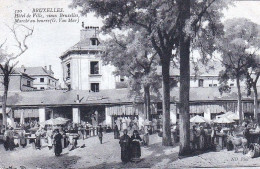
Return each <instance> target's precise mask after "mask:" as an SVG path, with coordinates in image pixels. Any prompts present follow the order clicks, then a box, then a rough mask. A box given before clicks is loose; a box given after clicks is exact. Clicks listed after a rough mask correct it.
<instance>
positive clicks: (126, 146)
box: [119, 130, 131, 163]
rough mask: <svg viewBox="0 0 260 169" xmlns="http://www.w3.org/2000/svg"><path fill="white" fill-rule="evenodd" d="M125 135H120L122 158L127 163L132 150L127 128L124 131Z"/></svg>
mask: <svg viewBox="0 0 260 169" xmlns="http://www.w3.org/2000/svg"><path fill="white" fill-rule="evenodd" d="M123 133H124V134H123V136H121V137H120V141H119V144H120V147H121V160H122V162H123V163H127V162H129V161H130V159H131V153H130V152H131V151H130V137H129V136H128V135H127V130H124V131H123Z"/></svg>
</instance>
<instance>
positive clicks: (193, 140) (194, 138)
mask: <svg viewBox="0 0 260 169" xmlns="http://www.w3.org/2000/svg"><path fill="white" fill-rule="evenodd" d="M197 135H198V134H197V130H196V126H195V125H194V126H192V130H191V132H190V142H191V149H192V150H196V147H197Z"/></svg>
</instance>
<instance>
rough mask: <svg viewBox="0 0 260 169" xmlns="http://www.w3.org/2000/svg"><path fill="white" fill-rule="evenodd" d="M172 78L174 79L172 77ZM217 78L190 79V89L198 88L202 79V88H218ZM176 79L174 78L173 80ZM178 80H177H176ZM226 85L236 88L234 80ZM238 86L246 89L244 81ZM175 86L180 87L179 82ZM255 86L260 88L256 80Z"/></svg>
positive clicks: (199, 77)
mask: <svg viewBox="0 0 260 169" xmlns="http://www.w3.org/2000/svg"><path fill="white" fill-rule="evenodd" d="M172 78H174V77H172ZM218 78H219V77H218V76H211V77H208V76H198V77H196V79H195V78H194V77H191V78H190V87H199V80H200V79H202V80H203V86H202V87H218V86H220V83H219V80H218ZM174 79H176V78H174ZM177 79H178V78H177ZM227 85H228V86H230V87H236V86H237V84H236V81H235V80H228V82H227ZM240 85H241V86H242V87H246V81H245V80H243V81H240ZM177 86H178V87H179V86H180V82H178V83H177ZM257 86H260V80H258V83H257Z"/></svg>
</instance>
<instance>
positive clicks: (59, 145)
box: [54, 129, 62, 156]
mask: <svg viewBox="0 0 260 169" xmlns="http://www.w3.org/2000/svg"><path fill="white" fill-rule="evenodd" d="M55 133H56V134H55V135H54V153H55V156H59V155H60V154H61V152H62V143H61V140H62V135H61V134H60V132H59V129H56V130H55Z"/></svg>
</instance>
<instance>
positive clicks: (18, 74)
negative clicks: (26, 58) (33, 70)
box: [0, 68, 34, 80]
mask: <svg viewBox="0 0 260 169" xmlns="http://www.w3.org/2000/svg"><path fill="white" fill-rule="evenodd" d="M13 75H16V76H24V77H27V78H29V79H32V80H33V79H34V78H33V77H31V76H30V75H28V74H27V73H24V72H20V71H18V70H17V68H15V69H14V70H13V72H12V74H11V75H10V76H13ZM0 76H3V71H2V70H1V69H0Z"/></svg>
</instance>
